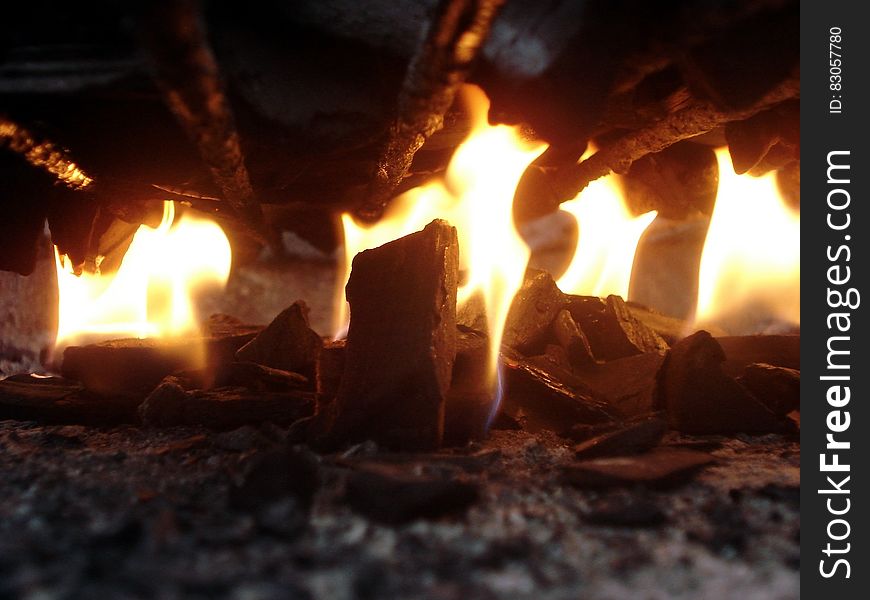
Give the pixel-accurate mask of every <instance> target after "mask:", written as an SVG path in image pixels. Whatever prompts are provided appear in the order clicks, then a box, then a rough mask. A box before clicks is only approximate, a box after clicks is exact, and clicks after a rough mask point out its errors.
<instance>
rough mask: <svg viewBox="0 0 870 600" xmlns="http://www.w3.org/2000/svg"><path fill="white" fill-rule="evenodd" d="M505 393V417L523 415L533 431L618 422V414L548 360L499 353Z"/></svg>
mask: <svg viewBox="0 0 870 600" xmlns="http://www.w3.org/2000/svg"><path fill="white" fill-rule="evenodd" d="M501 361H502V365H503V367H504V369H505V371H504V378H505V390H504V398H503V400H502V402H503V406H504V410H505V411H506V412H507V413H508V414H515V413H517V412H522V413H523V416H524V417H525V419H526V424H527V427H528V428H529V429H530V430H532V431H535V430H540V429H550V430H553V431H562V430H564V429H567V428H568V427H570V426H571V425H573V424H575V423H593V424H594V423H606V422H609V421H615V420H618V419H619V418H620V416H621V414H620V413H619V411H618V410H617V409H615V408H614V407H613V406H611V405H610V403H608V402H607V401H606V400H603V399H601V398H600V397H598V396H597V395H596V394H594V393H593V392H592V391H591V390H589V388H587V387H585V386H584V385H583V384H582V382H580V381H579V380H578V379H576V378H575V377H573V376H572V375H571V374H570V373H568V372H566V371H562V370H560V369H558V368H557V367H555V366H548V365H547V364H546V362H547V361H541V362H536V363H534V364H533V363H531V362H530V361H529V360H526V359H524V358H522V357H519V356H507V355H505V354H502V358H501Z"/></svg>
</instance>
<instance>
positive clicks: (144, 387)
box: [61, 324, 261, 397]
mask: <svg viewBox="0 0 870 600" xmlns="http://www.w3.org/2000/svg"><path fill="white" fill-rule="evenodd" d="M220 327H223V328H224V332H223V333H222V334H218V335H212V336H208V337H205V336H204V337H202V338H199V339H156V338H147V339H123V340H111V341H107V342H101V343H99V344H89V345H87V346H70V347H68V348H66V350H64V353H63V363H62V365H61V373H62V375H63V376H64V377H66V378H68V379H74V380H78V381H81V382H82V383H83V384H84V385H85V387H86V388H87V389H88V390H90V391H92V392H96V393H100V394H104V395H111V394H125V393H130V394H140V397H144V396H145V395H146V394H148V392H150V391H151V390H152V389H154V387H155V386H156V385H157V384H159V383H160V381H161V380H162V379H163V378H164V377H166V376H167V375H169V374H171V373H174V372H175V371H180V370H196V369H202V368H203V367H205V369H206V370H207V371H208V372H210V373H212V374H213V373H215V372H216V371H217V370H218V369H219V368H220V367H221V366H222V365H226V364H228V363H231V362H233V360H234V355H235V353H236V350H238V349H239V348H240V347H241V346H243V345H244V344H246V343H247V342H249V341H250V340H251V339H253V338H254V336H256V335H257V333H258V332H259V331H260V330H261V327H259V326H255V325H237V326H235V327H230V326H229V325H227V324H221V325H220ZM230 329H232V331H231V330H230Z"/></svg>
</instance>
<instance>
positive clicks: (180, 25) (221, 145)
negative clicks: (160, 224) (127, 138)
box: [141, 0, 263, 230]
mask: <svg viewBox="0 0 870 600" xmlns="http://www.w3.org/2000/svg"><path fill="white" fill-rule="evenodd" d="M141 25H142V31H141V34H142V39H143V41H144V42H145V44H144V45H145V47H146V49H147V50H148V56H149V59H150V60H151V63H152V66H153V67H154V70H155V74H156V78H157V80H158V83H159V84H160V87H161V88H162V90H163V94H164V97H165V101H166V103H167V105H168V106H169V108H170V109H171V110H172V112H173V114H174V115H175V117H176V118H177V119H178V122H179V124H180V125H181V126H182V128H183V129H184V130H185V132H186V133H187V135H188V136H189V137H190V139H191V140H192V141H193V142H194V143H195V144H196V147H197V150H198V151H199V153H200V156H201V157H202V160H203V162H204V163H205V164H206V165H207V166H208V167H209V170H210V171H211V175H212V177H213V178H214V181H215V183H217V185H218V186H219V187H220V189H221V192H222V193H223V196H224V199H225V201H226V202H227V203H228V204H229V206H230V207H231V208H232V210H233V211H234V212H235V213H236V214H237V215H238V216H239V217H240V218H242V219H244V220H245V221H247V223H248V224H249V225H250V226H251V228H252V229H254V230H258V229H261V228H262V221H263V213H262V210H261V209H260V205H259V203H258V202H257V200H256V198H255V197H254V190H253V188H252V187H251V181H250V178H249V176H248V170H247V167H246V166H245V160H244V156H243V154H242V148H241V143H240V140H239V133H238V131H237V130H236V125H235V117H234V116H233V111H232V108H231V106H230V102H229V100H228V99H227V97H226V94H225V91H224V86H223V81H222V80H221V75H220V68H219V66H218V64H217V61H216V60H215V57H214V53H213V51H212V48H211V45H210V44H209V41H208V35H207V32H206V29H205V24H204V21H203V16H202V14H201V11H200V6H199V4H198V2H195V1H193V0H187V1H184V2H155V3H153V5H152V6H149V8H148V10H146V11H144V13H143V18H142V20H141Z"/></svg>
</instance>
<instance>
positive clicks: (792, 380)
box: [737, 363, 801, 417]
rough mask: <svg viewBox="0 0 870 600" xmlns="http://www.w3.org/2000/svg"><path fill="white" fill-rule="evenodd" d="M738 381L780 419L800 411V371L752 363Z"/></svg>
mask: <svg viewBox="0 0 870 600" xmlns="http://www.w3.org/2000/svg"><path fill="white" fill-rule="evenodd" d="M737 381H739V382H740V383H741V385H743V386H744V387H745V388H746V389H748V390H749V391H750V392H752V393H753V394H754V395H755V397H756V398H758V399H759V400H760V401H761V402H763V403H764V404H765V406H767V407H768V408H769V409H770V410H771V411H773V413H774V414H775V415H777V416H779V417H784V416H785V415H787V414H788V413H790V412H791V411H793V410H800V401H801V372H800V371H797V370H795V369H787V368H785V367H774V366H773V365H766V364H764V363H752V364H751V365H748V366H747V367H746V370H745V371H743V375H741V376H740V377H738V378H737Z"/></svg>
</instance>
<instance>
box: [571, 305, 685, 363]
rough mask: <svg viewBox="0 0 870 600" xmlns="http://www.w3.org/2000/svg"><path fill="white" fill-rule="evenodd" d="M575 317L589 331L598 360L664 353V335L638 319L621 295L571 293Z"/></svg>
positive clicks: (593, 352) (665, 344)
mask: <svg viewBox="0 0 870 600" xmlns="http://www.w3.org/2000/svg"><path fill="white" fill-rule="evenodd" d="M568 300H569V305H568V310H569V312H570V313H571V317H572V318H573V319H574V321H575V322H576V323H577V325H579V326H580V329H582V330H583V333H585V334H586V337H587V339H588V340H589V345H590V347H591V348H592V354H593V355H594V356H595V358H596V359H598V360H604V361H609V360H615V359H617V358H624V357H626V356H633V355H635V354H643V353H645V352H659V353H661V352H664V351H665V350H667V348H668V345H667V342H665V341H664V340H663V339H662V338H661V336H660V335H658V334H657V333H656V332H655V331H653V330H652V329H650V328H649V327H647V326H646V325H645V324H644V323H643V322H641V321H640V320H638V319H637V318H635V317H634V316H633V315H632V313H631V311H630V310H629V309H628V307H627V306H626V304H625V302H624V301H623V299H622V298H620V297H619V296H612V295H611V296H608V297H607V299H606V300H602V299H601V298H598V297H595V296H568Z"/></svg>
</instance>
